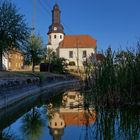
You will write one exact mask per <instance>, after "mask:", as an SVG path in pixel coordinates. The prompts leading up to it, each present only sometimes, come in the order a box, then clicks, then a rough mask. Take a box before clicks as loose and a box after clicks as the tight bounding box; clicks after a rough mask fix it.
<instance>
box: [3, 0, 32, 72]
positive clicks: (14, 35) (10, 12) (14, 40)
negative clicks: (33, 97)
mask: <svg viewBox="0 0 140 140" xmlns="http://www.w3.org/2000/svg"><path fill="white" fill-rule="evenodd" d="M29 34H30V29H29V28H28V27H27V24H26V23H25V20H24V16H23V15H21V14H19V12H18V10H17V8H16V6H15V5H14V4H13V3H11V2H9V1H7V0H2V1H1V2H0V71H2V56H3V55H4V53H6V52H8V51H9V50H11V49H13V48H17V49H21V50H23V49H24V46H25V44H26V43H27V42H26V40H27V38H28V37H29Z"/></svg>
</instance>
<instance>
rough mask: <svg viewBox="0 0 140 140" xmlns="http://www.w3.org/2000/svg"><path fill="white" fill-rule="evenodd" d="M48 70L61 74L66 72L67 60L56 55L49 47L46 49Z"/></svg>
mask: <svg viewBox="0 0 140 140" xmlns="http://www.w3.org/2000/svg"><path fill="white" fill-rule="evenodd" d="M47 54H48V56H47V58H48V59H47V60H48V64H49V71H50V72H54V73H60V74H63V73H65V72H66V67H67V65H68V64H67V62H66V59H65V58H62V57H58V56H57V55H56V54H55V52H53V51H52V50H51V49H49V50H48V53H47Z"/></svg>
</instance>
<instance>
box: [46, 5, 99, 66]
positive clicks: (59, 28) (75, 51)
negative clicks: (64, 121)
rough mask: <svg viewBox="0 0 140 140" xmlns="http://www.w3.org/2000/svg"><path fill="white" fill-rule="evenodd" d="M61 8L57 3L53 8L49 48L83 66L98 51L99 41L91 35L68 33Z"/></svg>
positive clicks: (72, 62)
mask: <svg viewBox="0 0 140 140" xmlns="http://www.w3.org/2000/svg"><path fill="white" fill-rule="evenodd" d="M60 14H61V11H60V8H59V6H58V4H55V5H54V7H53V10H52V24H51V25H50V26H49V31H48V45H47V48H49V49H51V50H53V51H54V52H55V53H56V54H57V55H58V56H59V57H63V58H65V59H67V60H68V63H69V64H74V65H75V66H78V67H83V63H84V61H86V59H87V58H89V57H90V56H93V55H94V54H95V53H96V48H97V41H96V39H94V38H92V37H91V36H90V35H85V34H81V35H67V34H65V33H64V27H63V25H62V24H61V20H60Z"/></svg>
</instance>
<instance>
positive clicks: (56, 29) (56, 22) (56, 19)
mask: <svg viewBox="0 0 140 140" xmlns="http://www.w3.org/2000/svg"><path fill="white" fill-rule="evenodd" d="M60 13H61V11H60V9H59V6H58V4H57V3H56V4H55V5H54V6H53V10H52V24H51V25H50V26H49V31H48V34H50V33H63V34H64V28H63V25H62V24H61V22H60Z"/></svg>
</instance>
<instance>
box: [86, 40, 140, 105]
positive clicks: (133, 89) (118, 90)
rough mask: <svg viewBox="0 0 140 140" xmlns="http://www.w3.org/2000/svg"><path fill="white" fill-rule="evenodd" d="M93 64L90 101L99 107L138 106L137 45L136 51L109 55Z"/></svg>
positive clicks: (139, 65)
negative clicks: (91, 99)
mask: <svg viewBox="0 0 140 140" xmlns="http://www.w3.org/2000/svg"><path fill="white" fill-rule="evenodd" d="M102 55H103V59H102V60H101V61H97V62H96V63H94V64H93V70H92V73H90V75H91V76H90V78H89V83H90V86H91V89H92V94H93V97H94V101H95V103H96V104H98V105H102V106H118V105H126V104H127V105H128V104H139V103H140V42H138V44H137V50H136V51H132V50H127V51H118V52H112V50H111V48H108V49H107V50H106V52H104V53H102Z"/></svg>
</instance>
